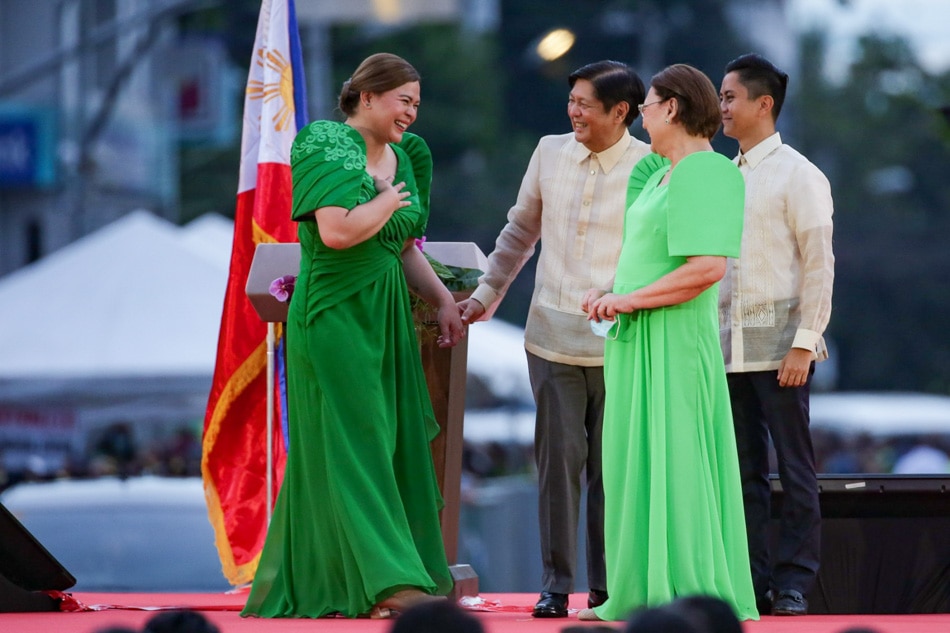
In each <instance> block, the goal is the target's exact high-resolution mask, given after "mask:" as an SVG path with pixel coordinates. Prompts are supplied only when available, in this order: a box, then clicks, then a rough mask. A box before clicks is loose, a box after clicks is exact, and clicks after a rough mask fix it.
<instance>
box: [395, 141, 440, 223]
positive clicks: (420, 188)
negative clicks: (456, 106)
mask: <svg viewBox="0 0 950 633" xmlns="http://www.w3.org/2000/svg"><path fill="white" fill-rule="evenodd" d="M396 147H398V148H399V149H401V150H402V151H403V152H405V156H406V158H408V160H409V163H410V164H411V165H412V177H413V179H414V180H415V186H414V187H413V188H412V190H413V191H414V192H415V195H414V196H413V198H415V197H418V204H419V211H420V213H419V218H418V220H417V221H416V223H415V225H414V226H413V229H412V235H413V237H422V236H423V235H424V234H425V231H426V225H427V224H428V222H429V198H430V194H431V192H432V152H431V151H430V150H429V145H428V144H427V143H426V142H425V141H424V140H423V139H422V137H421V136H416V135H415V134H412V133H410V132H404V133H403V135H402V140H401V141H400V142H399V143H398V144H397V145H396ZM400 163H401V161H400ZM400 175H401V176H405V175H406V174H405V173H404V172H403V170H402V167H400ZM406 185H407V187H412V183H410V182H409V181H408V180H407V181H406ZM413 202H415V200H413Z"/></svg>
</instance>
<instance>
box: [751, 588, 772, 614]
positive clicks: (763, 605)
mask: <svg viewBox="0 0 950 633" xmlns="http://www.w3.org/2000/svg"><path fill="white" fill-rule="evenodd" d="M755 608H756V609H758V611H759V615H772V592H771V591H766V592H765V595H764V596H759V597H758V598H756V599H755Z"/></svg>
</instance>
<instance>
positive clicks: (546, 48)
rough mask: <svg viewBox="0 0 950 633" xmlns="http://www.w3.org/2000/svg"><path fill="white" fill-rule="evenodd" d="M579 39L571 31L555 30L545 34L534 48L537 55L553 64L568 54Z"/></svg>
mask: <svg viewBox="0 0 950 633" xmlns="http://www.w3.org/2000/svg"><path fill="white" fill-rule="evenodd" d="M576 39H577V37H576V36H575V35H574V32H573V31H571V30H569V29H553V30H551V31H548V32H547V33H545V34H544V35H543V36H542V37H541V39H540V40H538V43H537V45H536V46H535V48H534V51H535V53H536V54H537V56H538V57H539V58H541V60H543V61H545V62H553V61H554V60H555V59H559V58H561V57H563V56H564V55H566V54H567V52H568V51H569V50H571V48H573V47H574V42H575V40H576Z"/></svg>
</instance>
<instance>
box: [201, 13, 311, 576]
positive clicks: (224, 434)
mask: <svg viewBox="0 0 950 633" xmlns="http://www.w3.org/2000/svg"><path fill="white" fill-rule="evenodd" d="M303 78H304V75H303V58H302V55H301V51H300V36H299V33H298V30H297V19H296V13H295V8H294V2H293V0H263V2H262V3H261V12H260V17H259V19H258V23H257V36H256V38H255V42H254V51H253V55H252V57H251V69H250V73H249V75H248V80H247V91H246V94H245V99H244V128H243V132H242V139H241V167H240V178H239V184H238V196H237V207H236V211H235V217H234V242H233V246H232V250H231V268H230V273H229V277H228V286H227V291H226V294H225V299H224V311H223V314H222V317H221V329H220V332H219V335H218V352H217V361H216V364H215V370H214V379H213V382H212V386H211V393H210V396H209V399H208V408H207V411H206V413H205V421H204V434H203V439H202V459H201V473H202V477H203V479H204V487H205V497H206V499H207V502H208V514H209V518H210V519H211V524H212V525H213V526H214V531H215V540H216V545H217V548H218V554H219V556H220V557H221V565H222V569H223V571H224V575H225V577H226V578H227V579H228V580H229V581H230V582H231V583H232V584H234V585H241V584H245V583H248V582H250V581H251V580H253V578H254V573H255V572H256V571H257V563H258V560H259V558H260V553H261V549H262V548H263V546H264V537H265V536H266V534H267V517H268V515H269V512H268V510H269V509H268V508H267V498H268V495H267V455H266V453H267V449H266V446H267V443H268V442H267V440H268V438H267V425H266V419H267V382H268V381H267V349H266V347H267V342H266V339H267V324H266V323H264V322H263V321H261V319H260V318H259V317H258V315H257V313H256V312H255V311H254V309H253V307H252V305H251V303H250V301H249V300H248V297H247V295H246V293H245V284H246V282H247V276H248V272H249V270H250V267H251V260H252V259H253V257H254V250H255V248H256V246H257V245H258V244H260V243H262V242H295V241H297V229H296V225H295V224H294V223H293V222H292V221H291V219H290V209H291V178H290V147H291V144H292V143H293V140H294V137H295V136H296V134H297V131H298V130H299V129H300V128H302V127H303V126H304V125H306V123H307V121H306V110H307V108H306V94H305V90H304V79H303ZM277 384H280V383H279V381H278V382H277ZM278 395H279V394H278ZM281 400H282V398H279V397H278V399H277V401H278V402H280V401H281ZM275 427H276V428H275V430H274V431H273V434H274V437H272V438H271V440H272V442H273V446H274V447H275V448H276V451H275V455H274V464H275V471H276V472H275V473H273V475H274V477H273V478H272V479H273V482H272V487H273V490H272V491H271V493H272V495H271V497H272V498H274V499H276V497H277V491H278V490H279V488H280V482H281V480H282V475H283V466H284V462H285V459H286V452H285V449H284V443H283V440H282V439H281V433H280V427H279V426H277V425H275Z"/></svg>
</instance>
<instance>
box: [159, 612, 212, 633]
mask: <svg viewBox="0 0 950 633" xmlns="http://www.w3.org/2000/svg"><path fill="white" fill-rule="evenodd" d="M142 633H220V631H219V630H218V627H217V626H215V625H214V624H212V623H211V621H210V620H208V618H206V617H205V616H204V615H202V614H201V613H199V612H197V611H192V610H190V609H183V610H179V611H162V612H160V613H158V614H156V615H153V616H152V617H151V618H150V619H149V620H148V621H147V622H146V623H145V627H144V628H143V629H142Z"/></svg>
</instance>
